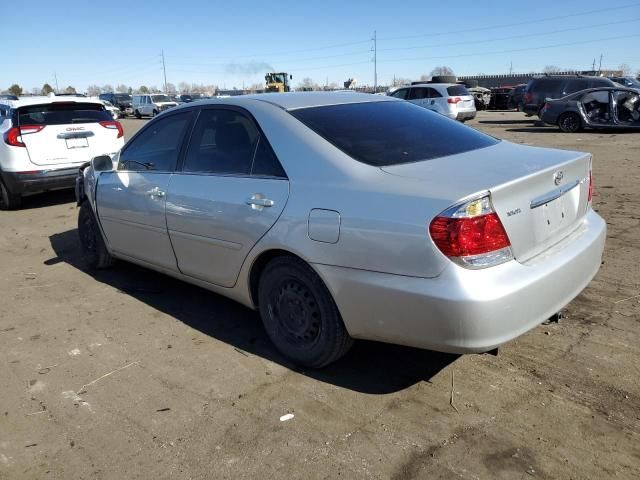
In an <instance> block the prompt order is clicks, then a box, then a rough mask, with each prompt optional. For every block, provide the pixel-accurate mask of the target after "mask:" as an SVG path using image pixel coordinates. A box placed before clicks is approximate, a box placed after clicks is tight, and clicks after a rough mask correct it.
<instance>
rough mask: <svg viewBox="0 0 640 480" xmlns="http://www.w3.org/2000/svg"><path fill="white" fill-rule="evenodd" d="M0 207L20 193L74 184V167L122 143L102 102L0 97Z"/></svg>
mask: <svg viewBox="0 0 640 480" xmlns="http://www.w3.org/2000/svg"><path fill="white" fill-rule="evenodd" d="M0 136H1V137H2V138H1V139H0V209H1V210H9V209H14V208H18V207H19V206H20V203H21V200H22V197H23V196H26V195H30V194H33V193H40V192H45V191H49V190H57V189H62V188H72V187H74V185H75V178H76V176H77V174H78V167H79V166H80V165H82V164H83V163H85V162H88V161H90V160H91V159H92V158H93V157H96V156H98V155H114V154H115V153H117V152H118V151H119V150H120V148H122V146H123V145H124V132H123V130H122V126H121V125H120V123H118V122H117V121H115V120H114V119H113V117H112V116H111V113H110V112H109V111H108V110H106V109H105V106H104V105H103V104H102V102H100V100H92V99H89V98H79V97H59V96H55V97H26V98H21V99H19V100H0Z"/></svg>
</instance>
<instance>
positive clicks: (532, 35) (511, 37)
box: [378, 18, 640, 52]
mask: <svg viewBox="0 0 640 480" xmlns="http://www.w3.org/2000/svg"><path fill="white" fill-rule="evenodd" d="M638 21H640V18H632V19H629V20H621V21H619V22H607V23H596V24H592V25H583V26H580V27H572V28H563V29H561V30H551V31H547V32H537V33H525V34H522V35H511V36H508V37H497V38H491V39H488V40H471V41H465V42H447V43H440V44H431V45H417V46H411V47H390V48H380V49H378V51H380V52H391V51H397V50H419V49H422V48H445V47H455V46H459V45H475V44H477V43H491V42H498V41H502V40H516V39H519V38H530V37H540V36H543V35H553V34H555V33H564V32H573V31H576V30H584V29H587V28H596V27H607V26H610V25H620V24H623V23H633V22H638Z"/></svg>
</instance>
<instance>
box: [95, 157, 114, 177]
mask: <svg viewBox="0 0 640 480" xmlns="http://www.w3.org/2000/svg"><path fill="white" fill-rule="evenodd" d="M91 168H93V171H94V172H98V173H99V172H110V171H111V170H113V161H112V160H111V157H110V156H109V155H98V156H97V157H93V158H92V159H91Z"/></svg>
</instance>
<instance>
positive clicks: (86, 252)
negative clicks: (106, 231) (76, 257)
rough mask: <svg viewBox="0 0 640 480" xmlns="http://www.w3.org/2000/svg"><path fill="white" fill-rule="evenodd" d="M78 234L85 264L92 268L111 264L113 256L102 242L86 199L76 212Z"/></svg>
mask: <svg viewBox="0 0 640 480" xmlns="http://www.w3.org/2000/svg"><path fill="white" fill-rule="evenodd" d="M78 236H79V237H80V248H81V250H82V260H83V262H84V263H85V265H87V266H88V267H89V268H92V269H94V270H101V269H104V268H109V267H110V266H111V265H112V264H113V257H112V256H111V254H110V253H109V251H108V250H107V247H106V245H105V244H104V239H103V238H102V233H101V232H100V227H98V222H97V221H96V217H95V215H94V214H93V210H92V209H91V205H90V204H89V202H87V201H85V202H84V203H83V204H82V205H81V206H80V212H79V213H78Z"/></svg>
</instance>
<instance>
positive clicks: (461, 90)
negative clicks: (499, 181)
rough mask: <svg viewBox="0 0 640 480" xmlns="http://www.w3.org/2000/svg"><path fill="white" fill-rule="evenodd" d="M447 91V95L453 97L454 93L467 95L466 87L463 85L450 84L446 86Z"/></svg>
mask: <svg viewBox="0 0 640 480" xmlns="http://www.w3.org/2000/svg"><path fill="white" fill-rule="evenodd" d="M447 93H448V94H449V96H451V97H454V96H456V95H469V92H468V90H467V87H465V86H464V85H452V86H450V87H447Z"/></svg>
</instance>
